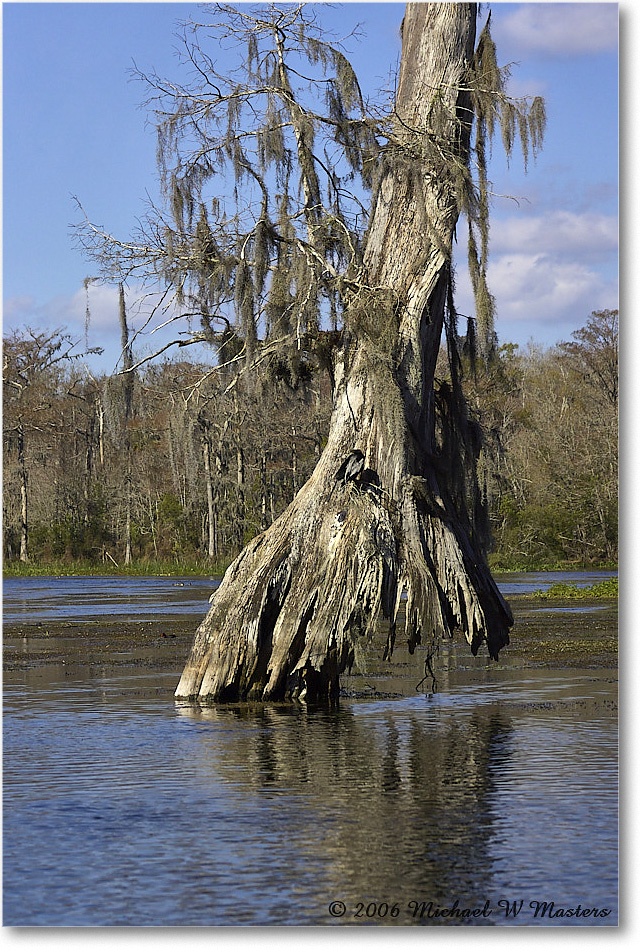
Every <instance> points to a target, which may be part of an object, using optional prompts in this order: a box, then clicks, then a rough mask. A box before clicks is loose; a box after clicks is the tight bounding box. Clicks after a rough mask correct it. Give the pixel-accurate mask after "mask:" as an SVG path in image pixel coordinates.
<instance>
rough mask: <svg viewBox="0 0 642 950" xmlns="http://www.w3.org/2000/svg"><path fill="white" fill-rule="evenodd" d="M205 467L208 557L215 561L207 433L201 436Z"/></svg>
mask: <svg viewBox="0 0 642 950" xmlns="http://www.w3.org/2000/svg"><path fill="white" fill-rule="evenodd" d="M201 448H202V450H203V466H204V469H205V489H206V491H207V556H208V557H209V558H210V560H213V559H214V557H215V555H216V518H215V515H214V486H213V484H212V465H211V461H210V439H209V436H208V435H207V433H206V432H204V433H203V434H202V435H201Z"/></svg>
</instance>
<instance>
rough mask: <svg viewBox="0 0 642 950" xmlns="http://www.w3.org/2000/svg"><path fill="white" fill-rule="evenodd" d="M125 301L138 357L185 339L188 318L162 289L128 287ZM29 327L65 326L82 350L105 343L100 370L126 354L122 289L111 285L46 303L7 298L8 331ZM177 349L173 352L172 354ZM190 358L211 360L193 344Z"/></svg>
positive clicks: (94, 359)
mask: <svg viewBox="0 0 642 950" xmlns="http://www.w3.org/2000/svg"><path fill="white" fill-rule="evenodd" d="M87 302H89V321H88V323H87V319H86V316H87ZM125 304H126V307H127V322H128V325H129V328H130V331H131V335H130V340H131V341H132V343H133V347H134V357H135V359H141V358H142V357H143V356H149V355H150V354H152V353H155V352H157V351H158V350H160V349H161V348H162V347H163V346H165V345H166V344H168V343H170V342H172V341H175V340H178V339H181V340H184V339H185V338H186V331H187V329H188V322H187V318H185V317H181V316H180V315H177V311H176V310H175V309H174V308H172V307H171V305H169V306H167V307H165V306H163V305H162V301H161V294H160V293H158V292H156V293H152V292H150V291H146V290H143V289H142V288H140V287H130V288H127V289H126V291H125ZM154 308H156V309H154ZM174 317H175V318H176V319H174V320H173V319H172V318H174ZM163 324H164V326H161V325H163ZM24 327H31V328H32V329H34V330H53V329H57V328H61V329H63V330H64V331H66V332H68V333H69V334H70V335H71V337H72V338H74V339H77V340H78V343H79V349H80V350H83V349H84V348H85V347H88V348H91V349H93V348H96V347H100V348H102V349H103V350H104V354H103V357H102V358H98V357H96V356H94V357H92V363H100V368H101V370H104V371H106V372H111V371H112V370H114V369H115V367H116V364H117V363H118V362H119V360H120V358H121V355H122V354H121V342H120V322H119V299H118V288H117V287H115V286H112V285H108V284H90V286H89V291H88V293H87V291H86V290H85V288H84V286H83V287H80V288H79V289H78V290H76V291H75V292H74V293H73V294H71V295H70V296H65V295H60V296H57V297H54V298H52V299H51V300H48V301H46V302H45V303H39V302H37V301H36V299H35V298H34V297H30V296H27V295H23V296H16V297H11V298H8V299H7V300H6V301H5V302H4V331H5V332H7V331H10V330H12V329H20V328H24ZM156 328H158V329H157V330H156ZM174 352H175V350H170V351H169V353H170V355H172V354H173V353H174ZM189 357H190V358H193V359H205V360H208V359H211V353H208V352H204V351H203V350H202V349H201V348H200V347H198V346H194V347H191V348H190V351H189Z"/></svg>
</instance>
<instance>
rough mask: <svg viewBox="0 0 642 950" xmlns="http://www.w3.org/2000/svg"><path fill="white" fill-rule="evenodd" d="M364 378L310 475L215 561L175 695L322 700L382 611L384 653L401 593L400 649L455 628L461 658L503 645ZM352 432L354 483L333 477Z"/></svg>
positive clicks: (498, 601) (483, 571) (481, 590)
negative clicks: (262, 527) (221, 565)
mask: <svg viewBox="0 0 642 950" xmlns="http://www.w3.org/2000/svg"><path fill="white" fill-rule="evenodd" d="M370 380H371V374H367V375H366V374H359V373H355V374H354V375H353V376H352V377H351V380H350V382H349V384H348V386H346V388H345V394H344V398H343V400H341V401H340V402H339V405H338V407H337V409H336V410H335V413H334V415H333V422H332V425H331V430H330V437H329V441H328V445H327V446H326V449H325V451H324V453H323V455H322V457H321V459H320V460H319V463H318V465H317V467H316V469H315V471H314V473H313V474H312V476H311V478H310V479H309V481H308V482H307V483H306V484H305V485H304V486H303V488H302V489H301V491H300V492H299V493H298V495H297V496H296V498H295V499H294V501H293V502H292V504H291V505H290V506H289V508H288V509H287V510H286V511H285V512H284V513H283V514H282V515H281V516H280V518H278V519H277V520H276V521H275V522H274V524H273V525H272V526H271V527H270V528H269V529H268V530H267V531H265V532H263V534H261V535H259V536H258V537H256V538H254V540H253V541H251V542H250V543H249V544H248V545H247V547H246V548H245V549H244V551H242V553H241V554H240V555H239V557H238V558H237V559H236V560H235V561H234V563H233V564H232V565H231V566H230V567H229V569H228V571H227V572H226V574H225V576H224V578H223V580H222V582H221V585H220V587H219V588H218V589H217V590H216V592H215V593H214V594H213V596H212V598H211V602H212V606H211V608H210V611H209V613H208V614H207V616H206V617H205V619H204V620H203V622H202V624H201V625H200V627H199V628H198V630H197V633H196V637H195V640H194V644H193V647H192V651H191V655H190V657H189V659H188V662H187V665H186V667H185V670H184V672H183V675H182V677H181V680H180V683H179V685H178V688H177V690H176V696H177V697H181V698H186V699H192V700H198V701H226V700H227V701H230V700H238V699H263V700H267V699H271V700H276V699H283V698H285V697H288V696H290V697H297V696H298V697H299V698H306V699H307V700H308V701H310V700H319V699H322V698H328V697H329V698H332V697H333V696H336V695H337V693H338V688H339V676H340V674H341V673H342V672H343V671H344V670H346V669H347V668H349V667H350V666H351V665H352V663H353V662H354V659H355V651H357V650H358V648H359V644H360V642H362V641H363V638H369V637H371V636H372V635H373V634H374V630H375V625H376V623H377V622H378V620H379V619H380V617H382V616H383V618H385V619H387V621H388V622H389V624H390V635H389V640H388V648H387V655H388V656H389V655H390V654H391V652H392V648H393V646H394V640H395V622H396V617H397V613H398V610H399V605H400V602H401V598H402V595H403V593H404V592H405V593H406V596H407V602H406V610H405V614H406V621H405V638H406V640H407V642H408V647H409V649H410V650H411V652H412V651H413V650H414V649H415V647H416V646H417V644H419V643H421V642H424V643H426V644H427V645H428V647H429V649H430V648H431V647H432V646H434V645H435V644H436V643H437V641H438V640H439V639H441V638H443V637H446V636H450V635H452V633H453V631H454V630H455V629H457V628H459V629H461V630H462V631H463V633H464V635H465V637H466V639H467V640H468V642H469V643H470V646H471V650H472V652H473V653H474V654H476V653H477V651H478V649H479V647H480V645H481V644H482V643H483V642H484V641H485V642H486V643H487V646H488V651H489V653H490V655H491V656H492V657H494V658H495V659H496V658H497V655H498V653H499V650H500V649H501V648H502V647H503V646H504V645H505V644H507V643H508V628H509V626H510V625H511V623H512V617H511V613H510V609H509V608H508V606H507V604H506V603H505V602H504V600H503V598H502V596H501V594H500V593H499V591H498V589H497V587H496V585H495V583H494V581H493V579H492V577H491V575H490V572H489V571H488V568H487V566H486V565H485V563H484V561H483V560H481V559H477V558H476V557H475V554H474V552H473V549H472V547H471V545H470V542H469V540H468V538H467V537H466V534H465V532H464V531H463V529H462V528H461V527H460V526H459V525H458V524H457V522H456V519H455V518H454V517H453V516H452V514H449V507H450V506H448V504H447V502H444V501H443V500H442V498H441V496H440V494H439V491H438V489H437V488H436V482H435V480H434V479H432V480H429V478H426V477H421V476H418V475H413V474H408V470H407V468H408V467H407V457H408V451H407V445H408V441H409V438H410V437H409V435H408V433H407V432H406V438H405V439H402V440H398V439H395V440H393V441H392V442H391V440H390V438H389V435H390V431H391V425H392V423H391V418H390V416H391V413H394V407H391V405H390V401H387V402H384V403H383V404H382V402H381V400H379V402H377V400H376V398H375V393H374V388H373V386H372V383H371V381H370ZM355 430H356V432H361V433H363V436H362V439H361V442H360V443H359V447H360V448H361V449H362V451H363V452H364V454H365V457H366V462H365V464H366V469H365V471H364V472H363V473H362V475H361V480H360V481H357V482H354V481H348V482H345V481H343V480H341V479H337V478H336V472H337V470H338V469H339V466H340V463H341V461H342V460H343V459H344V458H345V456H346V455H347V454H348V451H349V450H350V449H351V448H352V444H351V441H349V440H352V439H354V438H355V435H356V433H355ZM386 432H387V433H388V439H386V438H385V435H386ZM404 445H406V449H405V450H404V448H403V446H404ZM431 482H432V484H431Z"/></svg>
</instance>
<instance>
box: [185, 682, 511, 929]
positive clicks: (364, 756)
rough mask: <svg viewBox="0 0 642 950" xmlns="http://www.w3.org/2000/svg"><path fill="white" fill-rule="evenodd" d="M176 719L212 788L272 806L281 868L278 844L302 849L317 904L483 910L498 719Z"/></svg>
mask: <svg viewBox="0 0 642 950" xmlns="http://www.w3.org/2000/svg"><path fill="white" fill-rule="evenodd" d="M178 709H179V710H180V712H181V714H182V715H183V716H186V717H189V718H193V719H194V720H195V721H196V722H198V723H199V724H201V725H202V726H203V727H205V726H207V727H211V728H203V729H202V732H201V736H202V744H201V750H202V755H203V762H202V766H203V767H204V768H206V769H208V770H210V771H211V775H212V779H213V780H214V781H216V782H220V781H221V780H222V781H224V782H226V783H233V784H234V785H235V786H236V787H237V789H238V794H239V796H241V797H245V796H252V795H254V794H256V795H264V796H268V797H273V796H278V795H280V796H282V797H283V808H284V810H285V811H286V814H287V821H284V824H283V828H282V829H281V833H282V840H279V838H278V836H277V839H276V840H273V842H272V843H273V845H274V846H275V847H277V848H278V847H281V848H283V860H284V862H285V861H287V860H288V849H289V848H290V847H291V844H292V843H294V842H295V841H298V842H299V843H300V842H301V841H302V840H304V841H305V842H306V850H309V852H310V855H311V857H312V859H313V860H314V861H316V863H317V864H318V867H319V875H320V880H319V898H320V899H323V896H324V893H327V896H328V900H331V899H333V898H338V897H340V898H341V899H342V900H344V901H345V902H346V903H347V904H348V905H349V906H352V905H354V904H355V903H356V902H358V901H368V900H379V901H383V900H387V901H391V902H392V901H399V902H400V903H402V902H403V905H404V906H405V904H407V902H408V901H411V900H425V901H428V900H432V901H435V902H436V903H442V904H444V905H445V904H448V903H449V904H452V902H453V901H454V900H455V899H458V900H459V902H460V904H461V905H462V906H464V905H466V904H468V905H470V906H475V905H476V904H478V903H479V902H480V901H481V903H482V904H483V899H484V896H485V894H486V893H487V890H488V882H489V878H490V873H491V868H492V863H493V856H492V851H493V848H492V845H493V838H494V835H495V824H496V822H497V821H498V811H497V808H496V807H493V801H494V792H495V789H496V786H497V783H498V781H499V780H500V777H501V775H503V774H506V772H507V770H508V769H509V767H510V758H511V754H512V753H511V736H512V732H513V726H512V723H511V718H510V716H509V715H508V714H506V713H505V712H504V711H503V709H502V708H500V706H499V704H485V705H483V706H481V707H479V708H474V707H472V708H471V707H470V706H469V705H468V706H467V707H466V708H462V709H461V710H460V711H457V709H456V708H455V709H453V705H452V704H450V705H448V706H445V705H442V704H440V702H439V700H438V699H436V698H435V697H421V699H411V700H403V701H397V702H379V703H377V702H375V703H364V704H352V705H347V706H345V707H344V706H342V707H341V708H339V709H338V710H332V711H331V710H327V709H321V708H307V707H297V706H292V705H283V706H281V705H262V706H245V705H238V706H237V705H230V706H225V705H219V706H210V707H208V706H203V707H198V706H189V705H186V706H179V707H178ZM284 817H285V816H284ZM256 834H257V836H258V837H260V836H261V835H263V834H265V835H266V836H268V837H272V834H273V829H267V828H260V827H257V831H256ZM401 922H402V921H399V923H401ZM404 922H406V923H407V922H408V919H407V916H406V918H405V921H404Z"/></svg>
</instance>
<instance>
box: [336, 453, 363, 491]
mask: <svg viewBox="0 0 642 950" xmlns="http://www.w3.org/2000/svg"><path fill="white" fill-rule="evenodd" d="M365 460H366V458H365V455H364V454H363V452H362V451H361V449H353V450H352V452H351V453H350V455H349V456H348V457H347V459H346V460H345V461H344V462H342V463H341V465H340V466H339V470H338V472H337V474H336V475H335V478H336V479H337V481H340V480H341V479H343V482H344V484H345V483H346V482H353V481H354V480H355V479H356V478H357V477H358V475H359V474H360V472H362V471H363V466H364V463H365Z"/></svg>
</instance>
